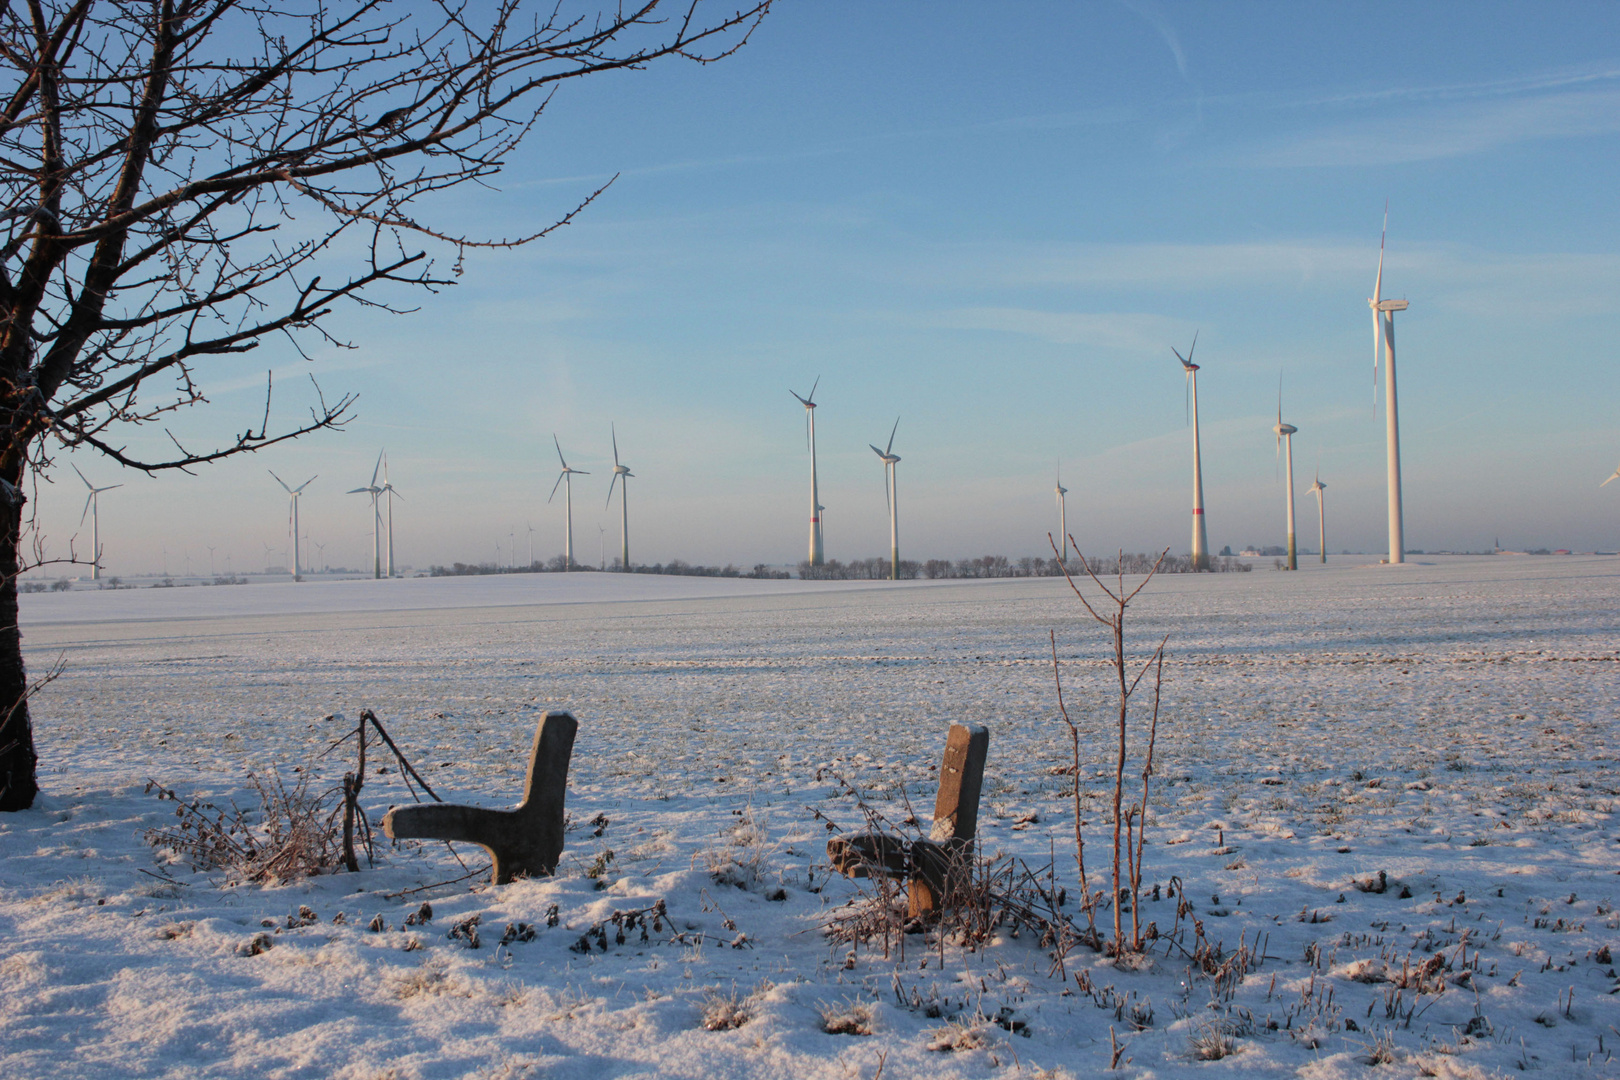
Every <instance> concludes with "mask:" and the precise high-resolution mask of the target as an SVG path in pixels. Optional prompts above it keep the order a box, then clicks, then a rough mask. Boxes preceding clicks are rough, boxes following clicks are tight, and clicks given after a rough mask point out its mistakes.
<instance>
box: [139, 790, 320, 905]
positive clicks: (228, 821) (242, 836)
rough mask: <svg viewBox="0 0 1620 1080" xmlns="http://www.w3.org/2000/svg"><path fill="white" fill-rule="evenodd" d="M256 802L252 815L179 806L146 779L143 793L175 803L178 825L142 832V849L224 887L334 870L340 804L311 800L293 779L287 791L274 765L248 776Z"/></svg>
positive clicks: (206, 805) (196, 803) (204, 805)
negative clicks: (216, 877)
mask: <svg viewBox="0 0 1620 1080" xmlns="http://www.w3.org/2000/svg"><path fill="white" fill-rule="evenodd" d="M247 780H248V786H249V787H250V788H252V790H253V792H254V794H255V795H256V796H257V798H258V803H259V805H258V806H257V807H256V808H250V809H244V808H243V807H241V806H239V805H237V804H236V802H235V801H234V800H232V801H231V803H230V805H229V807H228V808H227V807H221V806H219V805H217V804H215V803H212V802H207V801H204V800H202V799H197V798H192V799H190V800H182V799H181V798H180V796H179V795H178V794H176V793H175V792H174V791H173V790H172V789H170V788H166V787H164V786H163V785H162V784H159V783H158V782H157V781H155V780H149V781H147V784H146V791H147V793H148V794H150V793H151V792H153V791H156V792H157V797H158V798H159V799H160V800H167V801H168V802H172V803H174V804H175V808H174V814H175V817H176V818H178V819H179V821H178V822H177V823H176V824H175V825H174V826H172V827H170V828H167V829H148V830H146V833H145V839H146V842H147V843H149V844H151V845H152V846H153V847H157V848H168V849H170V850H172V851H174V852H175V853H176V854H177V855H179V856H180V857H181V858H184V859H186V860H187V861H189V862H190V863H191V865H192V868H193V869H196V870H223V871H225V877H226V881H227V883H229V884H244V883H249V882H252V883H258V884H269V883H273V882H281V881H296V880H298V879H300V878H304V877H312V876H314V875H317V874H324V873H329V872H331V871H332V870H334V869H335V868H336V867H337V866H338V865H339V860H340V858H341V855H342V849H341V846H340V841H339V835H338V832H339V827H338V818H339V817H340V816H341V814H342V812H343V807H342V805H341V803H338V804H336V805H334V804H333V799H332V796H333V794H334V791H327V792H324V793H322V794H319V795H316V794H312V793H311V792H310V790H309V776H308V774H307V773H300V774H299V775H298V779H297V780H296V781H295V782H294V783H292V784H290V785H289V784H288V783H287V782H286V781H285V780H283V779H282V777H281V774H280V773H279V772H278V771H277V770H276V769H275V767H274V766H272V767H271V768H270V770H269V771H268V772H267V773H266V774H264V775H263V776H261V775H259V774H257V773H249V774H248V778H247Z"/></svg>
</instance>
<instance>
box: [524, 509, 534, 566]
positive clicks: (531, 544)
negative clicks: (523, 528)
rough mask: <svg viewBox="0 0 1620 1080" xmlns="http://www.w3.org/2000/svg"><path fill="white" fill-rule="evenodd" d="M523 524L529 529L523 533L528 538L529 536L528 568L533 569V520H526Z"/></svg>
mask: <svg viewBox="0 0 1620 1080" xmlns="http://www.w3.org/2000/svg"><path fill="white" fill-rule="evenodd" d="M524 524H525V525H527V526H528V529H529V531H528V533H527V534H525V535H527V536H528V538H529V569H530V570H533V569H534V522H532V521H528V522H525V523H524Z"/></svg>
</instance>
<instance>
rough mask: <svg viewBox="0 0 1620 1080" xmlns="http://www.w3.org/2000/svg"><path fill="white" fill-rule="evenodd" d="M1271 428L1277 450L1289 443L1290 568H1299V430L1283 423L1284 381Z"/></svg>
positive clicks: (1278, 388) (1279, 391)
mask: <svg viewBox="0 0 1620 1080" xmlns="http://www.w3.org/2000/svg"><path fill="white" fill-rule="evenodd" d="M1271 430H1273V431H1275V432H1276V433H1277V452H1278V453H1279V454H1281V453H1282V452H1283V444H1284V443H1287V444H1288V469H1287V473H1286V476H1287V482H1288V569H1290V570H1298V569H1299V558H1298V553H1297V550H1296V548H1295V547H1294V433H1295V432H1296V431H1298V430H1299V428H1297V427H1295V426H1294V425H1293V424H1285V423H1283V418H1282V382H1281V380H1278V383H1277V426H1276V427H1274V428H1272V429H1271Z"/></svg>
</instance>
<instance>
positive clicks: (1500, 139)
mask: <svg viewBox="0 0 1620 1080" xmlns="http://www.w3.org/2000/svg"><path fill="white" fill-rule="evenodd" d="M1615 132H1620V90H1581V91H1571V92H1567V93H1554V94H1542V95H1539V96H1537V97H1531V98H1524V99H1519V100H1506V101H1500V100H1499V101H1488V102H1471V103H1468V104H1466V105H1462V106H1458V107H1450V108H1435V109H1427V110H1424V111H1423V112H1421V113H1417V114H1406V115H1398V116H1393V117H1389V118H1387V119H1375V118H1367V119H1362V120H1356V121H1353V122H1351V123H1346V124H1342V125H1339V126H1337V127H1335V128H1330V129H1329V130H1326V131H1321V132H1315V133H1310V134H1306V135H1303V136H1299V137H1295V138H1291V139H1289V140H1288V141H1287V142H1284V143H1281V144H1278V143H1272V144H1269V145H1262V146H1258V147H1252V148H1249V149H1242V150H1236V151H1233V152H1232V153H1230V154H1228V155H1226V156H1225V159H1224V161H1222V162H1221V163H1222V164H1227V165H1235V166H1246V167H1253V168H1336V167H1343V166H1375V165H1400V164H1408V163H1411V162H1417V161H1435V160H1440V159H1443V158H1453V157H1463V156H1467V155H1472V154H1481V153H1485V152H1487V151H1490V150H1495V149H1498V148H1500V147H1503V146H1507V145H1510V144H1512V143H1517V142H1525V141H1529V140H1533V139H1557V138H1573V137H1581V136H1591V135H1610V134H1614V133H1615Z"/></svg>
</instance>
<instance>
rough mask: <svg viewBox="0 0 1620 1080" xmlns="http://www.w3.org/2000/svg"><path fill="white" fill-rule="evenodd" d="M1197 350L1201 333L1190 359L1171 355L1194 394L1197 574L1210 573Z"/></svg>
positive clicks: (1194, 552) (1189, 351)
mask: <svg viewBox="0 0 1620 1080" xmlns="http://www.w3.org/2000/svg"><path fill="white" fill-rule="evenodd" d="M1197 348H1198V333H1197V331H1194V332H1193V340H1192V344H1191V345H1190V346H1188V348H1187V355H1186V356H1182V355H1181V353H1179V352H1176V348H1175V346H1173V345H1172V346H1171V347H1170V351H1171V352H1173V353H1175V354H1176V359H1177V360H1180V361H1181V369H1182V371H1183V372H1185V373H1186V376H1187V380H1186V384H1187V388H1188V389H1189V390H1190V391H1191V392H1192V432H1193V509H1192V512H1193V519H1192V564H1193V569H1194V570H1208V569H1209V534H1208V532H1207V530H1206V528H1205V526H1204V460H1203V457H1202V456H1201V454H1200V451H1199V443H1198V369H1199V367H1200V366H1201V365H1199V364H1195V363H1193V352H1194V350H1196V349H1197Z"/></svg>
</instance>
